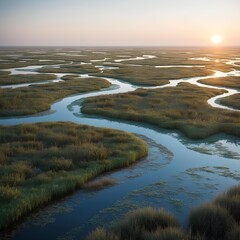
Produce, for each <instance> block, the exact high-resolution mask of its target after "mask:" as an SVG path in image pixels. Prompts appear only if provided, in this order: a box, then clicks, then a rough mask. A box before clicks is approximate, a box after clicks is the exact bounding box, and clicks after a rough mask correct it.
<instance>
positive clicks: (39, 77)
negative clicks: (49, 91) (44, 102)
mask: <svg viewBox="0 0 240 240" xmlns="http://www.w3.org/2000/svg"><path fill="white" fill-rule="evenodd" d="M54 79H56V76H55V75H54V74H20V75H8V72H0V85H11V84H20V83H31V82H41V81H46V80H54Z"/></svg>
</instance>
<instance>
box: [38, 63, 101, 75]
mask: <svg viewBox="0 0 240 240" xmlns="http://www.w3.org/2000/svg"><path fill="white" fill-rule="evenodd" d="M38 72H41V73H78V74H84V73H99V69H98V68H96V67H95V66H94V65H91V64H86V65H85V64H84V65H81V64H71V65H62V66H60V68H51V67H43V68H41V69H39V70H38Z"/></svg>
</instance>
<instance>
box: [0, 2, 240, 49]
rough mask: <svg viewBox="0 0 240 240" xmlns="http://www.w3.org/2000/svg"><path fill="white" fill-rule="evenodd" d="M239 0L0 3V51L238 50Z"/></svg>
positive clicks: (239, 34) (239, 43)
mask: <svg viewBox="0 0 240 240" xmlns="http://www.w3.org/2000/svg"><path fill="white" fill-rule="evenodd" d="M239 23H240V0H0V46H12V45H14V46H36V45H37V46H208V45H211V44H213V43H212V42H211V37H212V36H214V35H216V34H218V35H220V36H221V37H222V43H221V44H222V45H226V46H239V45H240V27H239Z"/></svg>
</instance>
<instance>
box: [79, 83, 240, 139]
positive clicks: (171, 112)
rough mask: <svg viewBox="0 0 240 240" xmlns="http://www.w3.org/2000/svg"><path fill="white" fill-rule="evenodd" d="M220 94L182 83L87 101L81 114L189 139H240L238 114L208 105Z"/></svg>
mask: <svg viewBox="0 0 240 240" xmlns="http://www.w3.org/2000/svg"><path fill="white" fill-rule="evenodd" d="M223 92H224V91H223V90H218V89H210V88H202V87H198V86H195V85H192V84H188V83H181V84H180V85H178V86H177V87H168V88H163V89H154V90H146V89H139V90H136V91H135V92H131V93H125V94H118V95H112V96H100V97H97V98H90V99H87V100H86V101H85V102H84V104H83V108H82V111H83V112H84V113H89V114H99V115H103V116H107V117H112V118H118V119H124V120H131V121H138V122H145V123H150V124H152V125H155V126H158V127H162V128H170V129H177V130H180V131H181V132H183V133H184V134H186V135H187V136H188V137H190V138H206V137H208V136H210V135H213V134H216V133H218V132H223V133H228V134H233V135H236V136H240V124H239V119H240V113H239V112H229V111H226V110H222V109H217V108H213V107H211V106H209V105H208V104H207V100H208V99H209V98H211V97H214V96H216V95H219V94H222V93H223Z"/></svg>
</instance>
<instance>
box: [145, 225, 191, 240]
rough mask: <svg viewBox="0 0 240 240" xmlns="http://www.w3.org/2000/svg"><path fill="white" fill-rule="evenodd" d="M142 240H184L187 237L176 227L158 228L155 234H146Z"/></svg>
mask: <svg viewBox="0 0 240 240" xmlns="http://www.w3.org/2000/svg"><path fill="white" fill-rule="evenodd" d="M143 239H144V240H186V239H188V237H187V235H186V234H185V233H184V231H183V230H181V229H180V228H176V227H167V228H164V229H162V228H160V229H158V230H157V231H156V232H147V233H145V234H144V235H143Z"/></svg>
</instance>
